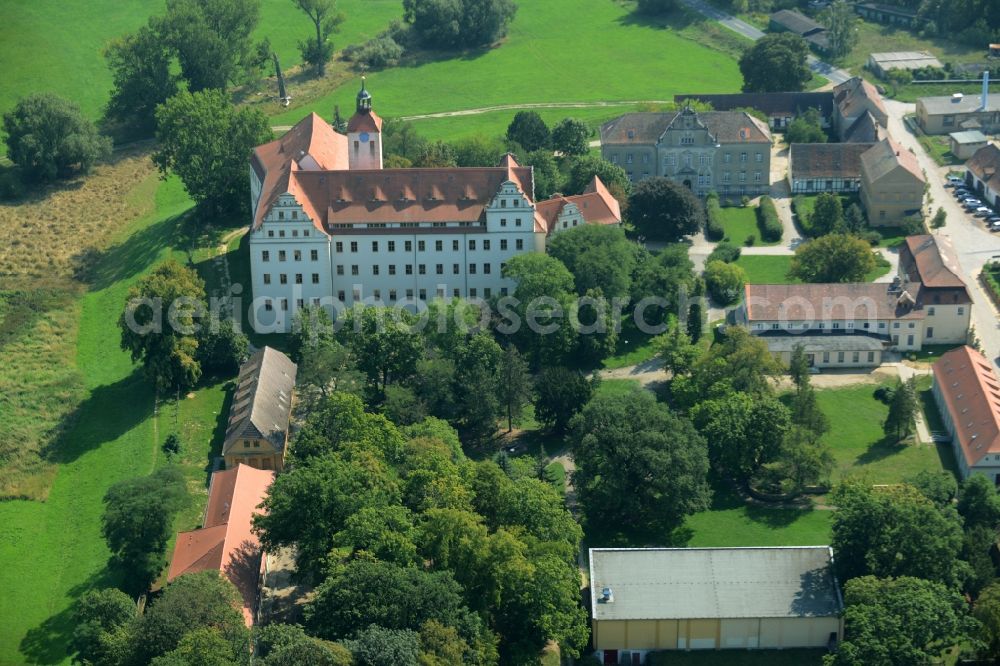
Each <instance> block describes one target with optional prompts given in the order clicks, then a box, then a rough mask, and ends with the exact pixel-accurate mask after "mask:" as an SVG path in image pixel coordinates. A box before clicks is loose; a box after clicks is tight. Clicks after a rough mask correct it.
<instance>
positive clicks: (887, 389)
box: [873, 386, 896, 405]
mask: <svg viewBox="0 0 1000 666" xmlns="http://www.w3.org/2000/svg"><path fill="white" fill-rule="evenodd" d="M873 395H874V397H875V399H876V400H878V401H879V402H881V403H883V404H885V405H888V404H889V403H890V402H892V398H893V397H894V396H895V395H896V389H895V387H893V386H879V387H878V388H877V389H875V393H874V394H873Z"/></svg>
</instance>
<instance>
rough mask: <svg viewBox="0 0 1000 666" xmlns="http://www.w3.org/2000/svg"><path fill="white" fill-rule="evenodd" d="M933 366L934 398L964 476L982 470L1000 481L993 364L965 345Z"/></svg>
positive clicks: (998, 390) (999, 416)
mask: <svg viewBox="0 0 1000 666" xmlns="http://www.w3.org/2000/svg"><path fill="white" fill-rule="evenodd" d="M933 369H934V383H933V385H932V390H933V393H934V399H935V401H936V402H937V405H938V410H939V411H940V412H941V419H942V420H943V421H944V423H945V426H946V427H947V428H948V434H949V435H950V436H951V438H952V446H953V447H954V450H955V460H956V461H957V462H958V468H959V470H961V473H962V478H963V479H965V478H967V477H968V476H969V475H970V474H982V475H984V476H986V477H987V478H989V479H990V480H991V481H993V482H994V483H995V484H997V485H1000V379H997V376H996V373H995V372H994V371H993V365H992V364H991V363H990V362H989V361H988V360H987V359H986V358H985V357H984V356H983V355H982V354H980V353H979V352H977V351H976V350H975V349H973V348H972V347H969V346H964V347H958V348H956V349H952V350H951V351H949V352H946V353H945V354H943V355H942V356H941V358H940V359H938V361H937V362H936V363H935V364H934V368H933Z"/></svg>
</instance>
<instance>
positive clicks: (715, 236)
mask: <svg viewBox="0 0 1000 666" xmlns="http://www.w3.org/2000/svg"><path fill="white" fill-rule="evenodd" d="M705 214H706V217H707V221H706V223H705V238H707V239H708V240H710V241H719V240H722V239H723V238H724V237H725V235H726V228H725V226H723V224H722V207H721V206H720V205H719V195H718V194H716V193H715V192H710V193H709V195H708V196H707V197H705Z"/></svg>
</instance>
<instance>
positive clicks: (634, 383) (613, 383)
mask: <svg viewBox="0 0 1000 666" xmlns="http://www.w3.org/2000/svg"><path fill="white" fill-rule="evenodd" d="M641 387H642V385H641V384H640V383H639V380H637V379H602V380H601V383H600V384H598V385H597V395H603V396H616V395H628V394H630V393H632V391H634V390H635V389H637V388H641Z"/></svg>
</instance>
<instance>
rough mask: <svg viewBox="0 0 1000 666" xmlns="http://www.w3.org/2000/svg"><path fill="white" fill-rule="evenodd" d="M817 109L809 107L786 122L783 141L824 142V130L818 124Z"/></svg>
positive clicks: (825, 138) (825, 139)
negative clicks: (786, 126)
mask: <svg viewBox="0 0 1000 666" xmlns="http://www.w3.org/2000/svg"><path fill="white" fill-rule="evenodd" d="M820 123H821V118H820V115H819V111H817V110H816V109H814V108H809V109H807V110H806V111H805V113H803V114H802V115H800V116H799V117H798V118H796V119H795V120H793V121H792V122H790V123H789V124H788V129H787V130H785V141H786V142H788V143H790V144H791V143H826V141H827V136H826V132H824V131H823V127H822V125H821V124H820Z"/></svg>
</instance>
